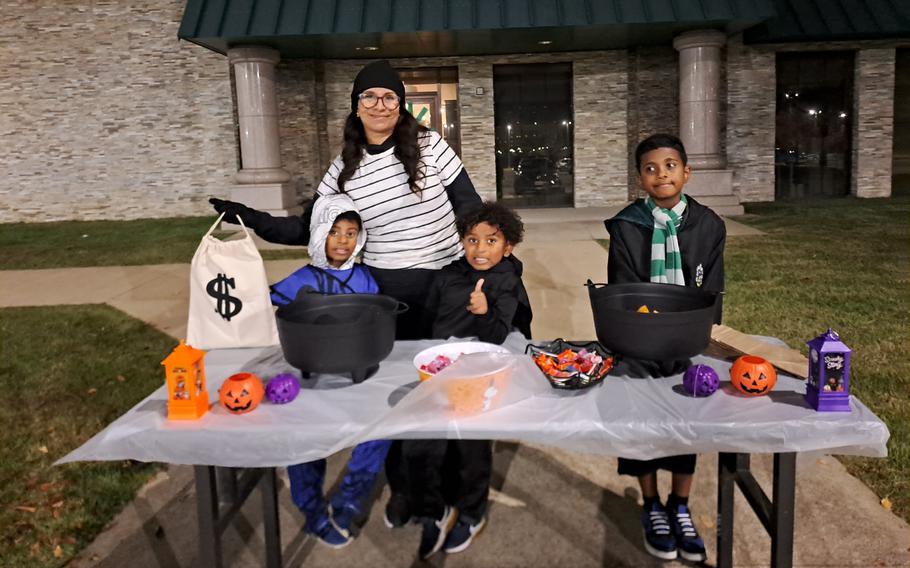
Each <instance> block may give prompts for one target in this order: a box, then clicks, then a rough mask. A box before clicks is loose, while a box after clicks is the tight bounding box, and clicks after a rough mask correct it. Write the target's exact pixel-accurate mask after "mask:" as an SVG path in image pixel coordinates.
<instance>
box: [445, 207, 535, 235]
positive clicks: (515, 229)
mask: <svg viewBox="0 0 910 568" xmlns="http://www.w3.org/2000/svg"><path fill="white" fill-rule="evenodd" d="M480 223H486V224H487V225H490V226H491V227H496V228H497V229H499V230H500V231H502V235H503V236H504V237H505V238H506V241H508V243H509V244H510V245H517V244H518V243H520V242H521V239H522V237H524V233H525V224H524V223H522V221H521V217H519V216H518V213H516V212H515V211H512V210H511V209H509V208H508V207H506V206H505V205H502V204H500V203H496V202H495V201H484V202H483V205H481V206H480V207H477V208H476V209H472V210H470V211H468V212H467V213H466V214H464V215H462V216H461V217H459V218H458V220H457V221H456V227H457V229H458V235H459V236H460V237H461V238H464V236H465V235H467V234H468V233H469V232H470V231H471V229H473V228H474V227H475V226H477V225H479V224H480Z"/></svg>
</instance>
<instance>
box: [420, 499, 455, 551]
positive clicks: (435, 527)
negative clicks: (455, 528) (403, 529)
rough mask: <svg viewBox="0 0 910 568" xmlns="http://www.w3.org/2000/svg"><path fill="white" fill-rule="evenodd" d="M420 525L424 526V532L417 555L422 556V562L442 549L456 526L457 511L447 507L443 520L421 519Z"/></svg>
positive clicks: (422, 532) (421, 535)
mask: <svg viewBox="0 0 910 568" xmlns="http://www.w3.org/2000/svg"><path fill="white" fill-rule="evenodd" d="M420 524H421V525H422V530H421V533H420V548H419V549H418V551H417V554H419V555H420V559H421V560H426V559H427V558H429V557H430V556H433V555H434V554H436V553H437V552H439V549H440V548H442V544H443V543H444V542H445V541H446V536H448V534H449V531H450V530H452V525H454V524H455V510H454V509H452V508H451V507H449V506H448V505H446V508H445V510H444V511H443V513H442V518H441V519H433V518H431V517H421V519H420Z"/></svg>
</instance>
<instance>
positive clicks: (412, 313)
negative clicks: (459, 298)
mask: <svg viewBox="0 0 910 568" xmlns="http://www.w3.org/2000/svg"><path fill="white" fill-rule="evenodd" d="M370 274H371V275H372V276H373V279H374V280H376V284H377V285H378V286H379V291H380V292H382V293H383V294H385V295H386V296H391V297H393V298H395V299H396V300H398V301H399V302H404V303H405V304H407V305H408V311H406V312H405V313H403V314H400V315H399V316H398V319H397V320H396V323H395V339H427V338H429V337H430V334H431V331H432V330H431V326H432V322H429V321H427V318H426V316H425V315H424V311H425V309H424V308H425V306H426V303H427V293H428V292H429V290H430V284H431V283H432V282H433V278H434V277H435V276H436V271H435V270H427V269H423V268H412V269H402V270H395V269H389V268H375V267H372V266H371V267H370ZM385 476H386V479H387V480H388V482H389V489H390V490H391V491H392V493H397V494H399V495H403V494H406V493H407V492H408V483H407V471H406V466H405V465H404V464H403V463H402V461H401V441H400V440H394V441H393V442H392V447H391V448H389V454H388V456H387V457H386V461H385Z"/></svg>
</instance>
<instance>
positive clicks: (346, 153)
mask: <svg viewBox="0 0 910 568" xmlns="http://www.w3.org/2000/svg"><path fill="white" fill-rule="evenodd" d="M399 108H400V107H399ZM426 131H427V128H426V127H423V126H421V125H420V124H419V123H418V122H417V120H416V119H415V118H414V117H413V116H411V113H409V112H408V111H407V110H405V109H404V108H401V111H400V114H399V119H398V123H397V124H396V125H395V130H394V131H392V137H393V138H394V140H395V157H396V158H398V161H399V162H401V165H403V166H404V171H405V173H407V174H408V185H409V186H410V187H411V191H413V192H414V193H416V194H417V195H420V185H418V182H419V181H420V180H422V179H423V177H424V175H425V174H426V172H425V167H424V164H423V162H422V161H421V159H420V144H419V143H418V141H417V137H418V135H419V134H420V133H421V132H426ZM366 146H367V135H366V132H365V131H364V130H363V122H361V121H360V118H359V117H358V116H357V112H356V111H351V114H349V115H348V119H347V120H346V121H345V123H344V147H343V148H342V149H341V161H342V163H343V165H342V168H341V173H340V174H338V189H339V190H340V191H341V193H344V184H345V183H347V182H348V181H349V180H350V179H351V177H352V176H353V175H354V172H355V171H357V167H358V166H360V161H361V160H362V159H363V153H364V150H365V149H366Z"/></svg>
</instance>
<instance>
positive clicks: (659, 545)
mask: <svg viewBox="0 0 910 568" xmlns="http://www.w3.org/2000/svg"><path fill="white" fill-rule="evenodd" d="M686 161H687V157H686V150H685V148H684V147H683V144H682V142H681V141H680V140H679V138H677V137H675V136H672V135H669V134H655V135H654V136H651V137H649V138H647V139H645V140H644V141H642V142H641V143H640V144H639V145H638V147H637V148H636V149H635V167H636V169H637V171H638V180H639V183H640V184H641V187H642V189H643V190H644V191H645V193H647V194H648V197H647V198H646V199H638V200H636V201H635V202H634V203H632V204H631V205H629V206H628V207H626V208H625V209H623V210H622V211H620V212H619V213H618V214H617V215H616V216H615V217H613V218H612V219H608V220H607V221H605V222H604V224H605V225H606V227H607V231H608V232H609V233H610V257H609V260H608V261H607V274H608V280H609V283H610V284H616V283H622V282H659V283H667V284H676V285H679V286H694V287H697V288H704V289H705V290H709V291H713V292H722V291H723V289H724V242H725V240H726V228H725V226H724V222H723V221H722V220H721V219H720V217H718V216H717V215H716V214H715V213H714V212H713V211H711V210H710V209H708V208H707V207H705V206H703V205H701V204H699V203H698V202H697V201H695V199H693V198H692V197H688V196H686V195H684V194H683V191H682V190H683V186H685V184H686V182H687V181H688V179H689V174H690V173H691V170H690V168H689V166H688V165H686ZM720 316H721V304H720V301H718V310H717V315H716V318H715V319H716V321H717V323H720ZM662 363H663V364H662V365H661V367H667V364H666V363H667V362H662ZM658 469H666V470H669V471H670V472H672V474H673V483H672V492H671V493H670V496H669V497H668V498H667V504H666V507H664V505H663V504H662V503H661V500H660V495H659V494H658V492H657V470H658ZM619 473H620V474H621V475H633V476H636V477H638V482H639V484H640V485H641V492H642V497H643V499H644V510H643V512H642V525H643V528H644V534H645V540H644V543H645V549H646V550H647V551H648V552H649V553H650V554H652V555H654V556H656V557H658V558H663V559H665V560H672V559H675V558H676V557H677V555H679V556H682V557H683V558H684V559H686V560H689V561H693V562H700V561H703V560H705V558H706V554H705V545H704V542H703V541H702V539H701V537H700V536H699V535H698V532H697V531H696V530H695V525H694V524H693V523H692V516H691V513H690V511H689V508H688V501H689V491H690V489H691V487H692V478H693V475H694V473H695V455H681V456H670V457H666V458H660V459H655V460H631V459H625V458H619Z"/></svg>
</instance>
